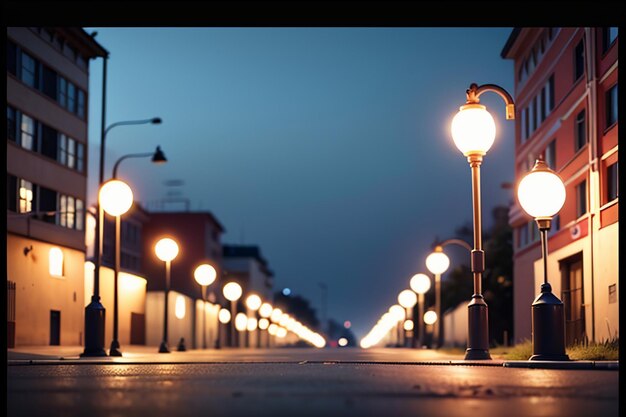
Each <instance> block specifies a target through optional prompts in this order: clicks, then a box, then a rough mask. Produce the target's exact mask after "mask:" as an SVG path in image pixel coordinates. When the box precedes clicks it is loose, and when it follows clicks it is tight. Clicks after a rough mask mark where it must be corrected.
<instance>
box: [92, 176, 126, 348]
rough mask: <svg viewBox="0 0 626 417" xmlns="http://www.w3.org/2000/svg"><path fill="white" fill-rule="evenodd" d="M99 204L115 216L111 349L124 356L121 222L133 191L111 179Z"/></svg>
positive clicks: (124, 184)
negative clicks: (120, 296)
mask: <svg viewBox="0 0 626 417" xmlns="http://www.w3.org/2000/svg"><path fill="white" fill-rule="evenodd" d="M98 205H99V206H100V207H102V210H104V211H105V212H106V213H107V214H109V215H111V216H114V217H115V256H114V268H113V312H114V314H113V340H112V341H111V348H110V349H109V355H110V356H122V352H120V350H119V349H120V342H119V341H118V317H117V314H116V313H117V311H118V282H117V281H118V275H119V272H120V223H121V217H122V214H124V213H126V212H127V211H128V210H129V209H130V207H131V206H132V205H133V191H132V190H131V189H130V187H129V186H128V184H126V183H125V182H124V181H120V180H116V179H113V180H109V181H107V182H105V183H104V184H102V187H100V192H99V193H98Z"/></svg>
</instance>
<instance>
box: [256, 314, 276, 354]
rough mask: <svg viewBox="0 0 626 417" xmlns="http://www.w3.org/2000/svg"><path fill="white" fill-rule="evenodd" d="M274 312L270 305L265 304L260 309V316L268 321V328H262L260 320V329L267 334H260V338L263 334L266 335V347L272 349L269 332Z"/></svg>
mask: <svg viewBox="0 0 626 417" xmlns="http://www.w3.org/2000/svg"><path fill="white" fill-rule="evenodd" d="M273 310H274V309H273V307H272V305H271V304H270V303H263V304H261V307H260V308H259V316H261V320H263V319H265V320H266V321H267V326H265V325H263V326H262V325H261V320H259V329H260V330H264V331H265V332H262V331H260V332H259V338H260V337H261V334H263V333H265V347H267V348H269V347H270V334H269V332H268V331H267V330H268V328H269V325H270V322H269V318H270V316H271V315H272V311H273Z"/></svg>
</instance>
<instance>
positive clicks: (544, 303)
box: [529, 283, 570, 361]
mask: <svg viewBox="0 0 626 417" xmlns="http://www.w3.org/2000/svg"><path fill="white" fill-rule="evenodd" d="M531 311H532V325H533V327H532V343H533V355H532V356H531V357H530V359H529V360H531V361H569V360H570V359H569V357H568V356H567V354H566V353H565V313H564V311H563V303H562V302H561V300H559V298H558V297H557V296H556V295H554V294H553V293H552V287H551V286H550V284H548V283H545V284H542V285H541V294H539V295H538V296H537V298H535V301H534V302H533V304H532V310H531Z"/></svg>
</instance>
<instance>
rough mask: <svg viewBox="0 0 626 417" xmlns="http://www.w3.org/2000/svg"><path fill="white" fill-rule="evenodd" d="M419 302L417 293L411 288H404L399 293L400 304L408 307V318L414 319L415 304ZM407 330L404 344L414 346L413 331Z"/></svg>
mask: <svg viewBox="0 0 626 417" xmlns="http://www.w3.org/2000/svg"><path fill="white" fill-rule="evenodd" d="M416 303H417V295H416V294H415V293H414V292H413V291H411V290H403V291H401V292H400V294H398V304H400V305H401V306H402V307H404V308H405V309H406V319H407V320H412V319H413V307H415V304H416ZM404 330H405V333H404V337H405V340H404V344H405V346H407V345H408V347H413V345H414V344H415V343H414V337H412V336H413V333H412V332H411V331H409V330H406V329H404Z"/></svg>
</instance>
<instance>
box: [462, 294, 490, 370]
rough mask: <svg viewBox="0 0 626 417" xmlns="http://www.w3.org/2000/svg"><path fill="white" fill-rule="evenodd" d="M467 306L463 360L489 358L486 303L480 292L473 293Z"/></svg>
mask: <svg viewBox="0 0 626 417" xmlns="http://www.w3.org/2000/svg"><path fill="white" fill-rule="evenodd" d="M467 308H468V311H467V319H468V333H467V334H468V340H467V350H466V351H465V360H485V359H491V355H490V354H489V321H488V319H487V303H485V300H484V298H483V296H482V295H481V294H474V295H473V296H472V301H470V303H469V304H468V306H467Z"/></svg>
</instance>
